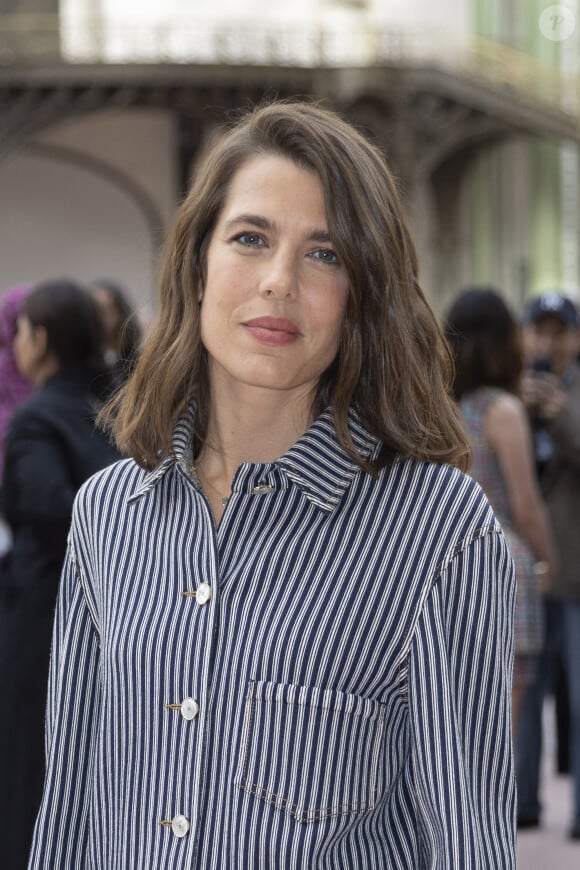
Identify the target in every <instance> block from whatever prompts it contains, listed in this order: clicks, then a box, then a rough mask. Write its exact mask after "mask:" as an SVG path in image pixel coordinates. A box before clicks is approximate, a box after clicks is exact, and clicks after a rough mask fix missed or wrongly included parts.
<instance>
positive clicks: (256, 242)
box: [234, 233, 265, 248]
mask: <svg viewBox="0 0 580 870" xmlns="http://www.w3.org/2000/svg"><path fill="white" fill-rule="evenodd" d="M234 241H235V242H239V243H240V245H245V246H246V247H247V248H260V247H263V246H264V245H265V242H264V239H263V238H262V236H260V235H258V233H238V235H237V236H235V238H234Z"/></svg>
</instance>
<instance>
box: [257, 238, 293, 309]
mask: <svg viewBox="0 0 580 870" xmlns="http://www.w3.org/2000/svg"><path fill="white" fill-rule="evenodd" d="M298 280H299V279H298V263H297V257H296V256H295V255H294V254H293V252H291V251H287V250H286V251H285V250H283V249H279V250H278V251H275V252H273V253H272V256H271V257H269V258H268V260H267V261H266V263H265V265H264V273H263V275H262V280H261V284H260V292H261V293H262V294H263V295H264V296H267V297H270V298H278V299H293V298H295V296H296V294H297V292H298Z"/></svg>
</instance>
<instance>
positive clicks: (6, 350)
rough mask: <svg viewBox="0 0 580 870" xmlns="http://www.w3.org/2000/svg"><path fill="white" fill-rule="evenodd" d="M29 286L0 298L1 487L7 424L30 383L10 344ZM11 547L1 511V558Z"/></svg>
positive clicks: (12, 290) (26, 392) (25, 394)
mask: <svg viewBox="0 0 580 870" xmlns="http://www.w3.org/2000/svg"><path fill="white" fill-rule="evenodd" d="M29 289H30V285H28V284H20V285H19V286H17V287H13V288H12V289H11V290H8V291H7V292H6V293H5V294H4V295H3V296H2V298H1V299H0V490H1V489H2V478H3V473H4V442H5V440H6V432H7V431H8V425H9V423H10V420H11V419H12V415H13V413H14V411H15V410H16V408H17V407H18V406H19V405H21V404H22V402H24V400H25V399H27V398H28V396H30V394H31V392H32V390H33V386H32V384H31V383H30V381H28V380H27V379H26V378H25V377H24V376H23V375H21V374H20V372H19V370H18V366H17V365H16V359H15V358H14V350H13V343H14V338H15V336H16V320H17V319H18V315H19V314H20V310H21V308H22V305H23V303H24V299H25V298H26V295H27V293H28V291H29ZM9 546H10V530H9V528H8V525H7V523H6V521H5V520H4V518H3V516H2V514H1V513H0V558H2V556H3V554H4V553H5V552H6V551H7V550H8V548H9Z"/></svg>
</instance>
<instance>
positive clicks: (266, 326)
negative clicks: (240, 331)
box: [243, 317, 300, 345]
mask: <svg viewBox="0 0 580 870" xmlns="http://www.w3.org/2000/svg"><path fill="white" fill-rule="evenodd" d="M243 326H244V327H245V329H246V330H247V331H248V332H249V333H250V335H251V336H252V337H253V338H255V339H256V341H259V342H260V343H261V344H269V345H283V344H290V343H291V342H293V341H295V340H296V339H297V338H298V336H299V335H300V330H299V329H298V327H297V326H296V324H295V323H293V322H292V321H291V320H288V319H287V318H286V317H254V318H253V319H252V320H247V321H246V322H245V323H244V324H243Z"/></svg>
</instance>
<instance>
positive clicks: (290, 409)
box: [197, 385, 311, 493]
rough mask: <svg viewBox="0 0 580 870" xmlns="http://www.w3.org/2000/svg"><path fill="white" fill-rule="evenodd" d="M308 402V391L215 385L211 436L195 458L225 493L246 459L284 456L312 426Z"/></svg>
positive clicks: (208, 477) (209, 429)
mask: <svg viewBox="0 0 580 870" xmlns="http://www.w3.org/2000/svg"><path fill="white" fill-rule="evenodd" d="M234 393H235V395H234ZM310 406H311V400H310V394H307V395H305V394H304V393H302V394H300V393H295V392H292V391H290V392H288V393H286V392H281V391H278V390H264V389H261V388H254V387H246V386H244V385H242V386H241V387H240V386H239V385H237V386H236V389H235V391H233V392H230V391H228V390H223V389H220V390H216V391H214V390H212V401H211V411H210V419H209V425H208V437H207V439H206V444H205V447H204V449H203V451H202V453H201V456H199V457H198V462H197V465H198V467H200V468H201V469H202V474H203V475H204V476H205V478H206V480H209V481H210V483H211V484H213V485H214V486H216V488H217V489H218V490H219V491H220V492H223V493H225V492H226V491H229V487H230V486H231V482H232V479H233V477H234V475H235V473H236V470H237V468H238V467H239V465H240V464H241V463H242V462H273V461H274V460H275V459H277V458H278V457H279V456H282V455H283V454H284V453H286V451H287V450H288V449H289V448H290V447H291V446H292V445H293V444H294V443H295V442H296V441H297V440H298V438H300V436H301V435H303V434H304V432H305V431H306V429H307V428H308V426H309V425H310V423H311V410H310Z"/></svg>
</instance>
